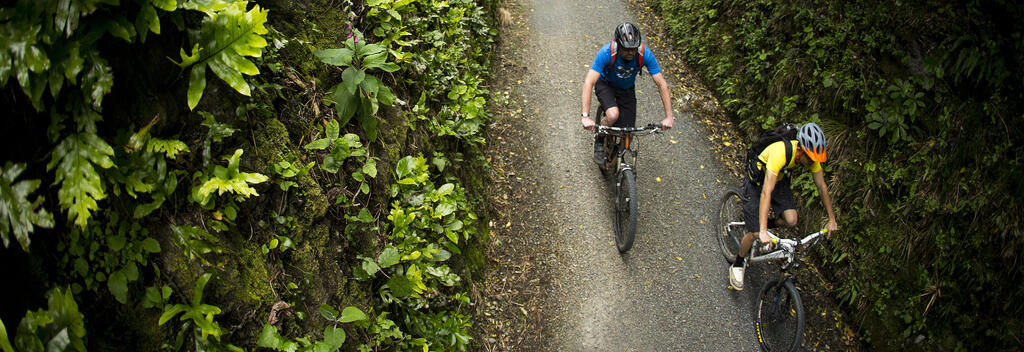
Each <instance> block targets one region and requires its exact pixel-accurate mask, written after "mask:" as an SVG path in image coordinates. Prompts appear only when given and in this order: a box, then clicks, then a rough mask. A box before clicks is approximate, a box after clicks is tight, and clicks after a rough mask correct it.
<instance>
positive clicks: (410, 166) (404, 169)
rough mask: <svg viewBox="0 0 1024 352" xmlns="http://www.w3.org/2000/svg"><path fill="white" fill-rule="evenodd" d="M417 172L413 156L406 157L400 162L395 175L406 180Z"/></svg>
mask: <svg viewBox="0 0 1024 352" xmlns="http://www.w3.org/2000/svg"><path fill="white" fill-rule="evenodd" d="M415 170H416V162H415V159H413V157H412V156H406V157H404V158H402V159H401V160H399V161H398V165H396V166H395V174H396V175H397V176H398V178H400V179H401V178H405V177H407V176H411V175H412V173H413V171H415Z"/></svg>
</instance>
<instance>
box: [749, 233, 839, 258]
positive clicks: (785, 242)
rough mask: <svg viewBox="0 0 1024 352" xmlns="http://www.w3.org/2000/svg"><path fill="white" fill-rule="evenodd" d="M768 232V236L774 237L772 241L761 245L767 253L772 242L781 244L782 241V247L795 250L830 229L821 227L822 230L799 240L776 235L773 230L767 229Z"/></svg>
mask: <svg viewBox="0 0 1024 352" xmlns="http://www.w3.org/2000/svg"><path fill="white" fill-rule="evenodd" d="M767 232H768V236H770V237H771V238H772V239H771V243H767V244H764V245H763V246H762V247H761V250H762V251H763V252H765V253H767V252H769V250H770V249H771V245H772V244H780V243H781V247H783V248H784V249H786V250H789V251H792V250H794V249H795V248H796V247H798V246H803V245H805V244H807V243H810V242H811V241H814V240H816V239H818V237H821V235H825V234H828V229H821V230H820V231H818V232H815V233H812V234H810V235H807V236H806V237H804V238H801V239H799V240H793V239H788V238H779V237H778V236H775V234H774V233H772V232H771V231H767Z"/></svg>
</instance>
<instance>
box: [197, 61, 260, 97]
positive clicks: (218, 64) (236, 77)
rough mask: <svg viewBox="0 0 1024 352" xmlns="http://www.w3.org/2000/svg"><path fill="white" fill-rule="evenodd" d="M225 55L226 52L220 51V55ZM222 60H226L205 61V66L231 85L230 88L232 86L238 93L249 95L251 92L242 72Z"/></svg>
mask: <svg viewBox="0 0 1024 352" xmlns="http://www.w3.org/2000/svg"><path fill="white" fill-rule="evenodd" d="M226 55H227V54H225V53H221V56H226ZM223 61H226V60H225V59H221V60H210V61H209V62H207V67H209V68H210V70H211V71H213V73H214V74H215V75H217V77H220V79H221V80H223V81H224V82H225V83H227V84H228V85H229V86H231V88H234V89H235V90H236V91H238V92H239V93H242V95H245V96H249V94H251V93H252V92H251V91H250V88H249V83H246V82H245V77H242V72H241V71H240V70H238V69H235V68H232V67H230V66H228V65H227V64H226V63H225V62H223Z"/></svg>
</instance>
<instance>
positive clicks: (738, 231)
mask: <svg viewBox="0 0 1024 352" xmlns="http://www.w3.org/2000/svg"><path fill="white" fill-rule="evenodd" d="M743 221H744V218H743V196H742V195H741V193H740V190H739V189H738V188H735V187H729V189H726V190H725V194H723V195H722V199H721V200H720V203H719V208H718V217H716V218H715V224H714V226H715V238H716V239H717V241H718V247H719V248H721V249H722V255H723V256H725V261H727V262H729V264H732V263H733V262H735V261H736V253H739V252H740V241H742V240H743V236H744V235H745V234H746V229H744V227H743V225H731V224H743Z"/></svg>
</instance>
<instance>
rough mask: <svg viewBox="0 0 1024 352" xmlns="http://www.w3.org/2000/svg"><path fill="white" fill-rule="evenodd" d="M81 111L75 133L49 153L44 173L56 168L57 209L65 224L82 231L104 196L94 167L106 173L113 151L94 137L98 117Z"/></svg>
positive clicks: (89, 111)
mask: <svg viewBox="0 0 1024 352" xmlns="http://www.w3.org/2000/svg"><path fill="white" fill-rule="evenodd" d="M83 110H84V111H85V112H84V113H82V114H80V115H79V116H78V117H77V120H78V123H79V125H80V126H79V131H78V133H75V134H71V135H69V136H67V137H65V138H64V140H63V141H61V142H60V144H58V145H57V147H56V148H54V149H53V155H52V156H51V158H50V163H49V164H47V165H46V170H47V171H50V170H54V169H55V168H56V179H55V180H54V185H58V184H59V185H60V190H59V191H58V192H57V199H58V200H59V201H60V207H61V209H64V210H67V211H68V220H72V221H73V222H74V223H75V225H78V226H79V227H83V228H84V227H85V226H86V225H87V224H88V223H89V217H90V216H91V213H92V212H93V211H95V210H97V209H99V205H98V204H97V203H96V201H98V200H102V199H103V198H106V196H107V194H106V192H105V191H104V186H103V182H102V180H101V179H100V175H99V173H98V172H97V171H96V167H97V166H98V167H100V168H104V169H107V168H110V167H113V166H114V162H113V161H112V160H111V159H110V157H111V156H113V155H114V148H111V147H110V145H109V144H107V142H105V141H103V139H101V138H100V137H99V136H97V135H96V121H98V120H100V116H99V114H96V112H94V111H92V110H91V109H88V108H84V109H83Z"/></svg>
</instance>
